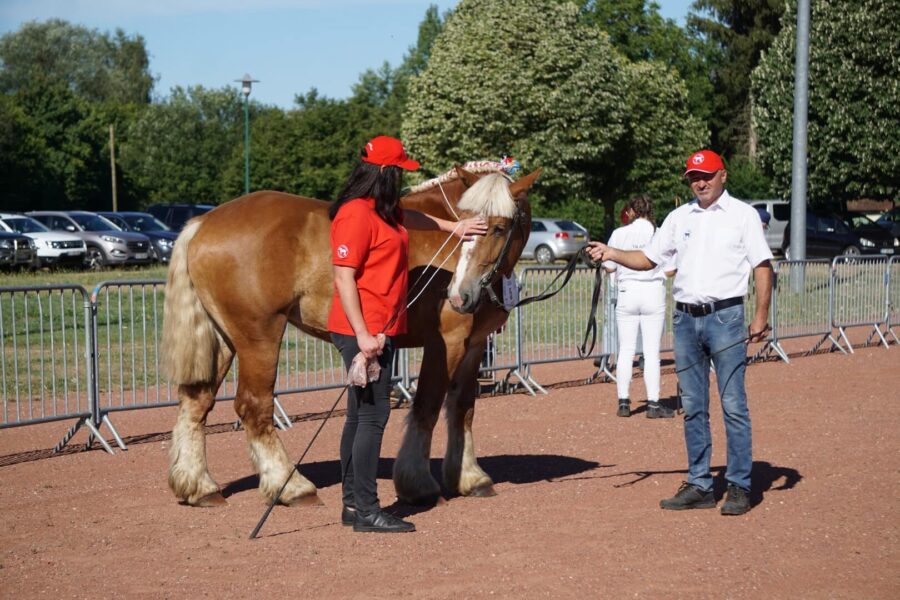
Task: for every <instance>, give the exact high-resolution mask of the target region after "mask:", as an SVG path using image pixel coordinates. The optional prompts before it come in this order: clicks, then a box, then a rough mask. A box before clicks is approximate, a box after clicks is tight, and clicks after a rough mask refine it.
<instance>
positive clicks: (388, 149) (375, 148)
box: [362, 135, 419, 171]
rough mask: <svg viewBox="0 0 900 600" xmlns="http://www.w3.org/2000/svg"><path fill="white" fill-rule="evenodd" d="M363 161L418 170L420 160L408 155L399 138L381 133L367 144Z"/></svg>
mask: <svg viewBox="0 0 900 600" xmlns="http://www.w3.org/2000/svg"><path fill="white" fill-rule="evenodd" d="M362 159H363V162H367V163H370V164H373V165H379V166H383V167H400V168H401V169H406V170H407V171H417V170H418V169H419V162H418V161H415V160H412V159H411V158H409V157H408V156H406V150H404V149H403V142H401V141H400V140H398V139H397V138H392V137H388V136H386V135H379V136H378V137H376V138H372V139H371V140H369V143H368V144H366V151H365V155H364V156H363V157H362Z"/></svg>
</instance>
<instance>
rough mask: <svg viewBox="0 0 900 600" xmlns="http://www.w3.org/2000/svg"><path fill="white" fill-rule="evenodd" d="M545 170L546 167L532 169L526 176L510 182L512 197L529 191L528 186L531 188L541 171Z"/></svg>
mask: <svg viewBox="0 0 900 600" xmlns="http://www.w3.org/2000/svg"><path fill="white" fill-rule="evenodd" d="M543 170H544V168H543V167H540V168H538V169H536V170H534V171H532V172H531V173H529V174H528V175H526V176H525V177H522V178H521V179H518V180H516V181H514V182H512V183H511V184H509V193H510V194H512V197H513V198H518V197H519V196H520V195H521V194H523V193H525V192H527V191H528V188H530V187H531V186H532V185H534V182H535V180H536V179H537V178H538V175H540V174H541V171H543Z"/></svg>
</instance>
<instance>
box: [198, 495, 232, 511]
mask: <svg viewBox="0 0 900 600" xmlns="http://www.w3.org/2000/svg"><path fill="white" fill-rule="evenodd" d="M226 504H228V500H226V499H225V496H223V495H222V493H221V492H213V493H212V494H207V495H205V496H203V497H202V498H200V499H199V500H197V501H196V502H195V503H194V506H199V507H201V508H216V507H217V506H225V505H226Z"/></svg>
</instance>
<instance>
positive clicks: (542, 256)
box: [534, 246, 556, 265]
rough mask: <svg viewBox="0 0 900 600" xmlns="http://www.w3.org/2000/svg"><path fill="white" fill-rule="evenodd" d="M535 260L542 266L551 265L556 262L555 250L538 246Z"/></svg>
mask: <svg viewBox="0 0 900 600" xmlns="http://www.w3.org/2000/svg"><path fill="white" fill-rule="evenodd" d="M534 260H536V261H538V262H539V263H540V264H542V265H549V264H551V263H552V262H553V261H554V260H556V257H555V256H553V250H551V249H550V247H549V246H538V247H537V248H535V250H534Z"/></svg>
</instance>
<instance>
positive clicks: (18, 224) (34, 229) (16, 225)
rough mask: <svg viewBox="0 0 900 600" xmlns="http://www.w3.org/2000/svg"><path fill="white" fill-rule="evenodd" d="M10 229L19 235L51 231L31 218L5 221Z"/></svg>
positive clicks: (12, 218) (11, 218) (16, 218)
mask: <svg viewBox="0 0 900 600" xmlns="http://www.w3.org/2000/svg"><path fill="white" fill-rule="evenodd" d="M3 222H4V223H6V224H7V225H9V228H10V229H12V230H14V231H18V232H19V233H44V232H47V231H50V230H49V229H47V228H46V227H44V225H43V224H42V223H40V222H38V221H35V220H34V219H32V218H30V217H10V218H8V219H3Z"/></svg>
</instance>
